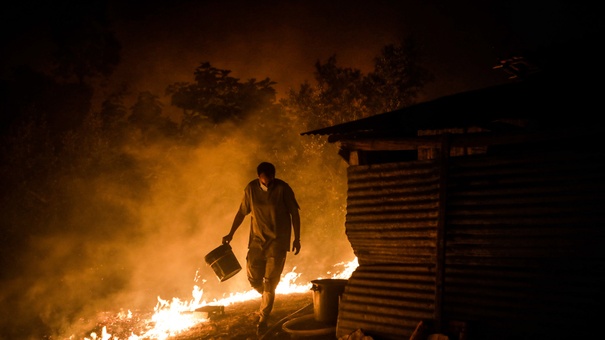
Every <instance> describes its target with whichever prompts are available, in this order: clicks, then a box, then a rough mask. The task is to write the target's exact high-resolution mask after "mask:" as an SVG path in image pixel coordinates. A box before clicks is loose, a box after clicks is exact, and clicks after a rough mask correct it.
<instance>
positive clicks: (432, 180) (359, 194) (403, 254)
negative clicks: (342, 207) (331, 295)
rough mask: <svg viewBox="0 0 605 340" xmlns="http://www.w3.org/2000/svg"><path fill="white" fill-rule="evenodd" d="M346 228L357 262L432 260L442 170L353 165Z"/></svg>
mask: <svg viewBox="0 0 605 340" xmlns="http://www.w3.org/2000/svg"><path fill="white" fill-rule="evenodd" d="M348 185H349V187H348V197H347V216H346V232H347V236H348V238H349V241H350V242H351V245H352V247H353V249H355V252H356V255H357V257H358V260H359V263H363V264H372V263H381V264H382V263H433V261H434V260H433V258H434V256H435V235H436V232H437V229H436V228H437V214H438V211H437V209H438V194H439V172H438V169H437V168H436V166H435V164H434V163H429V162H427V163H424V162H414V163H397V164H383V165H374V166H358V167H349V170H348Z"/></svg>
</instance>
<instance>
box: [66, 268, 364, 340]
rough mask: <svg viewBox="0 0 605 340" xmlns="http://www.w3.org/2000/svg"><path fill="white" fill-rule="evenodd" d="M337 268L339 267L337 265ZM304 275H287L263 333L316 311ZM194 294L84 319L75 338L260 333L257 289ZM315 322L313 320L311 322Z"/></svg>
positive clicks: (346, 271) (138, 339) (340, 272)
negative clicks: (219, 295) (212, 296)
mask: <svg viewBox="0 0 605 340" xmlns="http://www.w3.org/2000/svg"><path fill="white" fill-rule="evenodd" d="M357 265H358V264H357V261H356V259H355V260H353V261H351V262H348V263H340V264H338V265H337V266H335V269H336V270H337V272H335V273H333V274H332V275H331V276H328V277H327V278H333V279H343V278H348V277H350V275H351V273H352V272H353V271H354V270H355V268H357ZM336 267H338V268H336ZM299 277H300V274H297V273H295V272H289V273H285V274H283V275H282V280H281V281H280V283H279V285H278V287H277V290H276V293H277V296H276V302H275V307H274V311H273V313H272V316H271V319H270V322H269V331H268V332H267V334H266V335H265V336H263V338H267V339H279V338H284V339H288V338H289V337H290V335H289V334H288V333H287V332H284V331H283V330H282V325H283V323H284V322H286V321H288V320H292V319H293V318H297V317H302V316H305V315H310V314H313V292H311V291H312V288H313V284H312V283H301V284H297V283H296V281H297V279H298V278H299ZM192 295H193V299H191V300H190V301H181V300H180V299H178V298H173V299H172V301H166V300H162V299H160V298H158V303H157V305H156V307H155V310H154V311H153V312H151V311H144V310H135V311H131V310H128V311H124V310H121V311H119V312H117V313H110V312H103V313H99V314H97V315H96V316H95V318H94V319H89V320H81V321H82V324H81V325H79V328H80V329H86V328H88V330H87V331H82V332H83V334H72V335H71V336H70V337H69V338H70V339H93V340H95V339H113V340H119V339H128V340H142V339H168V338H170V339H182V340H186V339H200V338H202V339H248V338H251V337H252V338H255V337H256V334H255V325H256V322H257V320H258V319H257V314H256V312H257V311H258V306H259V303H260V295H259V294H258V293H257V292H255V291H254V290H249V291H246V292H242V293H232V294H230V295H229V296H228V297H226V298H223V299H221V300H214V301H211V302H206V301H202V300H201V299H202V297H203V292H202V291H201V290H200V289H199V287H197V286H194V290H193V293H192ZM311 327H313V325H311Z"/></svg>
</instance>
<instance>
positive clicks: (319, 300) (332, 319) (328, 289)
mask: <svg viewBox="0 0 605 340" xmlns="http://www.w3.org/2000/svg"><path fill="white" fill-rule="evenodd" d="M347 282H348V280H343V279H321V280H313V281H311V283H312V284H313V286H312V287H311V290H312V291H313V314H314V316H315V320H316V321H320V322H323V323H326V324H329V325H332V324H334V325H335V324H336V320H337V319H338V305H339V302H340V297H341V295H342V293H343V292H344V290H345V286H346V284H347Z"/></svg>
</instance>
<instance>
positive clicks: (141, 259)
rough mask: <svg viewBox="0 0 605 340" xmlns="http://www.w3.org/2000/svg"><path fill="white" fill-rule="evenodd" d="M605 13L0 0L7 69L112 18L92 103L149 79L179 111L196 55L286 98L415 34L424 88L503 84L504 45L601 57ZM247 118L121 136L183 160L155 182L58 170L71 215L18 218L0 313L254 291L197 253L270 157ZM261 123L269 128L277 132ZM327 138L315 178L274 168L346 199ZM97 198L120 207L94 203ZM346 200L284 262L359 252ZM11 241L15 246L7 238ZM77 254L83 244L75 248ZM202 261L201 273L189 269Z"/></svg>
mask: <svg viewBox="0 0 605 340" xmlns="http://www.w3.org/2000/svg"><path fill="white" fill-rule="evenodd" d="M599 15H600V12H598V11H596V10H594V9H593V8H591V7H590V6H588V5H584V4H582V3H580V2H578V1H563V0H560V1H517V0H512V1H505V0H493V1H480V0H463V1H435V0H430V1H386V0H376V1H353V0H349V1H326V0H324V1H317V0H306V1H256V2H252V1H230V0H224V1H186V0H174V1H159V0H155V1H146V2H134V1H72V2H70V1H48V2H43V1H35V2H32V1H20V2H15V3H10V4H8V5H7V4H4V5H3V8H2V11H0V22H1V25H2V30H1V32H0V39H1V42H0V46H2V53H1V56H0V58H2V59H1V62H2V64H1V65H0V66H1V69H0V72H1V73H0V77H1V78H4V77H7V76H8V75H10V73H11V71H12V70H13V68H14V67H16V66H19V65H28V66H30V67H31V68H33V69H36V70H39V71H45V70H48V69H49V60H50V59H51V58H50V55H51V53H52V51H53V43H52V42H53V39H54V38H53V36H52V32H54V31H55V29H56V28H65V27H70V26H69V24H70V23H73V22H74V21H78V20H81V19H83V18H96V19H95V20H101V21H104V20H106V21H105V22H106V23H107V25H108V26H109V27H111V29H112V31H113V32H114V33H115V36H116V38H117V39H118V41H119V42H120V44H121V46H122V50H121V54H120V57H121V62H120V64H119V65H118V66H117V68H116V69H115V71H114V72H113V74H112V75H111V76H110V77H109V78H108V79H106V80H104V81H99V82H97V83H95V86H96V88H95V100H96V102H95V103H96V104H97V105H98V104H100V102H101V101H102V100H103V99H104V98H105V97H106V96H107V94H109V93H111V92H112V91H114V90H115V89H116V88H119V87H121V86H127V87H128V89H129V92H130V93H131V94H132V98H127V103H126V106H127V107H130V106H131V105H132V103H133V102H134V101H135V99H136V94H137V93H139V92H142V91H150V92H152V93H154V94H156V95H157V96H158V97H159V99H160V100H161V101H162V102H163V103H164V111H163V112H164V113H165V114H166V115H169V116H170V117H172V118H174V119H175V120H178V119H179V113H180V111H179V110H177V109H175V108H173V107H171V106H170V105H169V101H170V98H169V97H167V96H165V94H164V91H165V89H166V87H167V86H168V85H170V84H173V83H175V82H192V81H193V72H194V70H195V69H196V67H198V66H199V65H200V64H201V63H202V62H210V63H211V64H212V66H214V67H216V68H219V69H226V70H231V71H232V76H234V77H237V78H239V79H242V80H247V79H251V78H255V79H257V80H262V79H265V78H267V77H268V78H270V79H271V80H273V81H275V82H276V83H277V84H276V85H275V89H276V90H277V97H278V98H281V97H284V96H285V95H286V93H287V91H288V90H289V89H291V88H293V89H297V88H298V87H299V86H300V85H301V84H302V83H303V82H304V81H309V82H311V83H313V81H314V78H313V72H314V70H315V68H314V65H315V63H316V62H317V61H321V62H325V61H326V60H327V59H328V58H329V57H330V56H332V55H335V56H336V58H337V62H338V65H339V66H342V67H351V68H357V69H360V70H361V71H362V72H364V73H367V72H370V71H372V69H373V58H375V57H376V56H378V55H379V53H380V50H381V48H382V47H383V46H385V45H388V44H397V43H399V42H400V41H401V40H402V39H403V38H405V37H407V36H409V35H413V36H414V37H415V38H416V39H417V40H418V41H419V42H420V43H421V44H422V45H424V48H425V50H424V57H425V60H426V66H427V68H428V69H429V70H430V71H431V72H432V73H433V74H434V75H435V82H434V83H431V84H429V85H428V86H427V87H426V88H425V92H424V93H423V94H422V96H421V98H420V101H424V100H430V99H434V98H438V97H441V96H444V95H448V94H453V93H459V92H464V91H468V90H473V89H479V88H484V87H487V86H491V85H496V84H501V83H505V82H508V81H509V79H508V77H509V75H508V74H506V73H504V72H503V71H502V70H497V69H493V67H494V66H496V65H497V64H498V62H499V60H501V59H504V58H510V57H513V56H526V57H532V58H535V59H536V60H537V61H546V62H545V63H544V65H547V66H548V67H552V65H555V66H556V67H560V68H561V69H566V68H571V67H575V65H577V61H578V60H580V61H582V60H583V59H584V57H586V59H587V60H594V59H595V58H598V55H587V54H586V53H587V52H586V51H593V50H595V49H597V48H598V46H599V45H600V44H601V42H602V41H603V40H602V39H601V40H596V39H595V33H600V32H601V30H602V27H601V26H602V23H601V22H600V21H599V20H598V19H600V16H599ZM86 20H87V19H86ZM597 36H598V37H601V35H597ZM55 38H56V37H55ZM576 41H581V42H582V44H581V45H580V46H582V48H583V49H581V50H576V49H573V50H571V49H569V48H567V46H576V44H575V42H576ZM570 42H571V43H572V44H571V45H570V44H569V43H570ZM574 48H575V47H574ZM569 55H572V56H574V58H573V62H570V63H569V64H566V63H565V62H562V61H565V60H566V59H565V57H564V56H569ZM584 66H586V65H584ZM588 66H590V64H589V65H588ZM0 107H3V106H0ZM3 114H5V112H3ZM247 128H249V127H243V128H242V129H238V130H236V131H234V130H233V129H231V130H228V129H227V128H225V129H224V130H223V129H221V128H220V127H219V128H218V129H217V130H216V131H213V133H212V135H211V136H209V139H211V138H215V140H218V139H219V138H218V137H217V136H219V137H221V138H223V140H226V142H223V143H222V144H220V145H213V144H210V143H208V144H204V145H199V146H197V147H196V148H194V149H191V150H186V151H187V152H182V153H181V152H180V151H178V150H175V149H173V148H168V147H166V146H165V145H153V147H147V148H144V149H141V150H128V151H129V152H131V153H132V155H133V157H135V158H136V160H137V161H139V162H140V163H141V164H146V161H147V160H150V159H154V160H156V159H162V160H165V163H162V164H163V165H164V166H165V169H171V170H172V172H173V173H177V174H178V176H158V174H157V173H154V172H153V171H152V170H153V169H146V168H144V167H143V168H142V169H140V172H141V173H140V175H141V177H142V178H144V179H145V180H147V181H148V182H149V183H152V184H153V185H152V187H150V188H146V190H147V191H146V193H149V196H144V197H136V198H132V197H124V196H123V188H122V187H120V185H118V184H116V182H110V181H108V182H104V181H102V180H100V179H98V180H96V181H94V182H92V183H86V182H82V181H76V180H74V181H73V182H75V183H71V182H69V179H61V180H64V181H66V183H67V182H69V183H70V186H66V187H65V188H62V190H64V191H65V192H68V193H70V194H73V195H72V196H70V197H78V199H76V200H74V201H75V204H74V206H73V212H72V214H73V215H70V217H71V219H69V218H66V219H65V220H59V221H44V223H48V224H49V226H52V225H55V226H57V225H58V226H59V227H61V230H60V232H55V230H54V229H49V230H42V231H40V230H37V232H35V233H34V232H32V233H31V234H28V231H27V230H24V231H23V233H26V234H27V235H25V236H24V237H23V239H25V240H27V242H29V243H28V244H31V245H34V246H33V247H32V249H27V250H25V251H24V250H23V249H19V250H20V252H15V253H18V254H24V256H23V258H16V259H14V260H13V257H11V256H15V255H13V254H14V253H12V252H11V251H10V248H8V249H9V250H8V251H7V250H3V252H2V255H3V256H7V259H3V261H4V262H3V263H13V262H10V261H14V266H15V267H16V269H15V268H13V271H14V272H19V273H23V277H18V278H15V277H7V275H2V282H0V284H2V285H3V286H2V290H1V291H0V292H2V295H0V304H1V305H2V307H1V308H2V309H3V310H1V312H2V313H1V314H0V317H1V318H2V319H3V323H0V325H2V326H4V325H6V324H8V327H9V328H10V326H11V320H10V318H11V317H18V315H24V317H32V315H33V318H35V319H36V320H39V319H41V320H43V321H45V322H47V323H48V324H51V325H52V326H56V325H61V326H63V327H66V328H67V325H68V324H70V322H71V323H73V321H74V318H73V309H75V308H76V307H74V306H78V308H82V313H84V312H86V313H89V314H90V313H91V312H92V313H94V312H99V313H100V312H101V311H109V310H112V311H115V309H119V308H133V307H140V308H148V307H151V308H152V307H153V306H154V305H155V303H156V298H157V297H158V296H161V297H162V298H165V299H170V298H172V297H181V298H188V297H189V293H190V291H191V288H192V286H193V279H194V277H195V276H196V275H197V274H199V275H201V276H202V277H203V279H205V280H208V283H207V284H206V285H205V286H204V289H205V290H206V292H207V293H208V294H210V296H213V295H212V294H214V296H213V297H220V295H221V294H224V293H226V292H229V291H238V292H239V291H244V290H248V289H249V287H248V285H247V282H246V280H245V276H243V275H239V276H238V277H235V278H233V279H230V280H229V281H228V282H226V283H225V284H223V285H220V286H219V285H218V284H217V283H216V280H215V278H214V277H212V276H213V274H212V273H211V272H209V269H208V268H207V267H205V266H204V264H203V263H202V258H203V255H205V254H206V253H207V252H209V251H210V250H211V249H212V248H213V247H215V246H218V244H219V242H220V239H221V237H222V236H223V235H225V234H226V233H227V232H228V229H229V227H230V225H231V221H232V218H233V214H234V213H235V209H236V208H237V206H238V204H239V202H240V199H241V193H242V190H243V188H244V186H245V184H247V182H248V181H249V180H251V179H252V178H254V177H255V176H256V173H255V169H254V167H255V166H256V164H258V162H259V161H264V160H267V159H268V158H270V156H271V155H272V154H271V152H272V151H273V150H260V151H259V152H258V154H254V153H252V152H249V151H247V150H257V149H255V147H257V148H260V147H258V145H263V144H262V143H258V140H260V139H262V138H265V137H266V136H260V135H258V136H254V138H256V139H253V138H251V137H250V136H249V135H248V134H247V133H246V131H247ZM293 130H294V131H292V133H293V137H291V138H295V139H296V138H301V137H300V135H299V133H300V132H304V131H296V127H293ZM266 132H267V136H270V134H271V131H266ZM225 136H227V138H225ZM286 142H287V141H286ZM329 147H330V148H333V147H334V145H330V146H329ZM329 151H330V152H332V154H333V159H330V160H328V161H329V162H332V161H333V162H335V164H336V166H334V167H333V168H334V169H335V171H334V173H330V174H326V173H325V164H326V163H325V162H328V161H325V160H324V163H322V162H320V161H316V162H314V161H312V162H308V164H306V163H305V164H303V163H304V162H300V160H292V166H294V165H296V166H299V167H303V166H304V167H305V171H307V172H305V174H306V176H305V177H304V178H288V177H287V176H288V175H291V174H293V173H294V172H293V171H291V169H289V168H288V166H289V165H288V166H278V167H277V177H278V178H281V177H282V175H284V176H286V178H284V179H285V180H286V181H288V182H290V183H291V184H292V186H293V188H294V190H295V192H297V195H298V194H300V197H302V198H305V197H316V196H317V195H323V196H327V194H324V193H322V192H321V189H323V188H318V187H317V186H316V185H315V184H316V183H318V182H319V181H321V180H326V178H327V179H328V180H330V181H332V182H333V183H336V184H335V185H334V186H335V187H338V186H340V187H338V189H339V190H338V192H337V194H336V196H338V195H340V196H338V197H339V199H342V197H344V195H346V164H345V163H344V162H343V161H342V160H341V159H339V158H338V156H337V150H336V149H335V148H333V149H330V150H329ZM149 163H151V162H149ZM172 163H174V164H172ZM322 171H324V172H322ZM153 176H157V177H153ZM329 176H333V177H329ZM72 184H73V186H71V185H72ZM135 184H136V183H133V185H135ZM34 194H35V192H27V193H25V194H24V195H34ZM78 195H81V196H78ZM314 195H315V196H314ZM80 197H81V198H80ZM9 199H10V198H9ZM32 200H33V199H32ZM299 203H301V202H299ZM302 203H303V204H302V205H303V206H304V208H305V209H303V210H302V211H301V215H302V216H303V218H304V219H307V220H308V218H309V217H308V216H309V215H310V214H312V212H313V209H312V205H313V203H314V202H312V201H311V200H309V201H303V202H302ZM341 203H342V202H341V201H338V200H334V202H330V204H336V205H338V204H341ZM95 204H99V205H100V206H102V207H113V208H115V211H114V210H112V211H106V210H101V209H99V208H97V207H96V206H95ZM310 206H311V207H310ZM342 209H343V207H342V204H341V205H340V206H337V207H335V209H334V211H335V213H334V215H333V216H315V217H314V219H313V222H314V223H315V224H314V225H304V224H303V230H304V231H303V237H302V251H301V254H300V255H298V256H297V257H296V258H295V259H292V260H288V261H289V262H288V266H287V268H286V270H291V269H293V268H295V267H298V269H299V270H306V271H311V269H313V270H317V272H313V273H309V275H311V278H312V279H315V278H317V275H322V274H325V273H326V271H328V270H330V269H331V265H333V264H335V263H337V262H340V261H349V260H351V259H352V257H353V254H352V251H351V249H350V248H347V246H348V242H347V240H346V238H345V237H344V232H343V231H344V230H343V229H344V226H343V224H344V213H342ZM112 214H114V215H112ZM119 214H123V215H124V216H126V217H127V218H128V219H130V220H128V221H129V222H131V223H130V225H134V226H136V228H138V229H137V230H135V231H134V232H133V231H132V230H128V232H132V233H133V234H134V236H132V234H128V233H126V232H123V231H121V230H118V229H119V228H118V227H117V226H116V225H112V224H111V223H112V222H113V221H112V218H115V220H116V221H120V223H123V220H127V218H122V217H123V216H121V215H119ZM305 214H307V215H305ZM6 215H7V216H8V215H10V214H6ZM16 215H17V214H16ZM80 218H81V219H80ZM305 221H306V220H305ZM244 223H246V222H244ZM333 225H336V226H337V228H332V229H333V230H331V232H333V233H334V234H326V235H324V236H325V238H322V237H318V238H315V239H313V238H307V237H306V236H311V235H314V236H317V234H311V231H309V230H312V229H314V228H315V229H319V228H322V227H323V228H327V227H326V226H328V227H331V226H333ZM7 227H9V223H7V221H3V223H2V228H7ZM44 227H46V225H44ZM305 228H306V229H305ZM37 229H43V228H42V227H39V228H37ZM245 229H246V227H245V226H242V227H241V228H240V230H239V231H238V234H236V237H235V238H234V240H233V245H234V248H235V249H236V254H237V255H238V256H239V258H240V259H243V258H244V256H245V244H246V242H247V239H246V238H247V235H246V231H245ZM74 230H76V231H80V230H85V232H84V233H79V232H73V231H74ZM88 230H90V232H89V231H88ZM3 232H4V230H3ZM116 235H117V236H116ZM335 235H336V236H335ZM2 241H3V245H5V246H9V244H8V242H7V241H6V239H4V238H3V239H2ZM118 241H119V242H118ZM11 246H14V245H11ZM72 253H73V254H78V256H77V258H70V257H73V256H72V255H71V254H72ZM318 254H321V255H322V256H318ZM327 254H328V255H331V256H327ZM66 258H67V259H68V260H66ZM240 262H242V261H241V260H240ZM89 263H90V264H89ZM17 267H18V268H17ZM82 268H85V269H82ZM198 269H199V270H201V273H197V274H196V270H198ZM313 275H316V276H313ZM308 278H309V277H307V279H308ZM105 286H108V287H110V288H111V294H109V293H108V294H107V296H106V299H104V300H102V301H91V300H89V296H90V292H91V291H93V290H95V289H96V290H102V289H105ZM22 289H23V290H25V292H26V294H24V295H25V296H23V300H19V299H18V298H17V297H16V296H20V295H18V294H20V292H21V290H22ZM15 292H17V293H15ZM9 297H10V299H9ZM41 297H43V299H42V298H41ZM43 300H44V301H43ZM82 306H84V307H82ZM68 312H69V313H72V318H71V319H70V320H67V318H64V317H63V314H62V313H65V314H67V313H68ZM26 314H27V315H26ZM30 314H31V315H30ZM75 320H77V318H76V319H75ZM19 327H21V328H19V329H17V330H16V331H17V332H18V331H21V330H22V331H23V334H24V337H25V334H26V333H27V331H28V330H27V329H26V328H27V327H25V326H23V324H21V325H20V326H19ZM12 332H13V334H14V332H15V329H13V330H12ZM66 332H67V330H66ZM0 338H2V339H3V338H4V336H3V334H0Z"/></svg>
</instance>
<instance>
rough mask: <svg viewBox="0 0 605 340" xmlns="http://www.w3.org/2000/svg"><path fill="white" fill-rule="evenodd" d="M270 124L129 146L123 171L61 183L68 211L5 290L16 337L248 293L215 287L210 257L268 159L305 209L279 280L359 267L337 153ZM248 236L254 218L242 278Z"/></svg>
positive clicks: (239, 252)
mask: <svg viewBox="0 0 605 340" xmlns="http://www.w3.org/2000/svg"><path fill="white" fill-rule="evenodd" d="M272 121H274V120H272V119H268V120H266V121H265V120H263V122H264V123H263V125H262V127H260V126H259V125H258V124H259V123H258V122H259V121H258V119H257V118H253V119H251V121H250V122H249V123H242V124H240V125H233V124H226V125H223V126H217V127H215V128H214V129H212V130H209V131H208V132H207V133H206V135H205V136H204V138H203V140H202V141H201V142H200V143H199V144H196V145H183V144H180V143H179V144H176V143H174V142H169V141H165V140H156V141H148V142H147V143H145V144H144V145H143V144H137V145H135V144H128V143H125V144H124V145H122V146H120V148H122V153H123V154H124V155H127V157H126V158H127V159H128V162H129V163H128V166H126V167H125V168H124V169H125V170H124V169H120V168H116V169H112V170H111V171H107V172H104V173H102V174H97V175H95V176H89V177H87V176H85V175H83V174H75V175H74V176H73V177H71V176H63V177H62V178H57V179H55V180H54V181H56V182H57V183H56V188H57V190H58V191H60V192H57V193H56V197H57V198H60V199H62V200H65V201H67V202H64V203H66V204H62V205H61V206H63V207H68V208H62V209H64V211H60V212H58V213H57V214H55V215H54V216H57V217H56V219H55V220H51V221H44V222H43V224H42V225H40V226H38V228H39V229H40V230H45V231H41V232H37V233H35V234H32V236H31V237H30V238H29V239H28V242H27V244H26V245H25V246H24V248H22V249H20V250H19V253H20V254H22V256H20V257H19V258H18V259H17V261H18V265H19V266H21V267H22V268H25V269H23V270H21V273H22V275H21V276H20V277H19V278H16V279H14V280H12V281H11V282H10V285H9V286H8V287H7V289H5V290H3V292H4V294H6V297H12V298H11V299H13V300H10V299H9V300H7V299H4V300H5V301H9V302H11V301H14V302H15V304H13V305H11V306H12V308H11V310H12V313H13V314H12V317H13V320H15V318H17V319H18V320H15V321H16V322H14V325H15V326H14V327H21V328H22V334H30V333H31V330H30V329H25V327H26V325H31V324H32V320H34V321H35V323H37V324H38V326H39V327H40V328H41V330H40V333H43V334H55V336H56V337H57V338H68V337H69V336H72V335H75V336H76V337H77V336H78V335H81V334H88V333H90V330H92V329H94V328H95V327H96V326H97V323H98V322H99V320H100V319H102V318H103V317H107V316H109V315H115V314H116V313H118V312H120V311H123V312H125V311H128V310H130V311H133V312H150V311H152V310H153V308H154V306H155V305H156V303H157V301H158V300H157V299H158V298H161V299H164V300H169V301H170V300H172V299H173V298H178V299H180V300H181V301H188V300H191V299H192V291H193V288H194V285H197V286H198V287H200V288H201V289H202V290H203V291H204V295H203V297H202V300H205V301H208V302H210V301H212V300H214V299H221V298H223V297H227V296H229V294H231V293H240V292H246V291H248V290H250V289H251V288H250V286H249V284H248V282H247V280H246V275H245V269H244V270H242V271H241V272H240V273H239V274H237V275H236V276H235V277H233V278H231V279H229V280H227V281H225V282H222V283H220V282H219V281H218V279H217V277H216V275H215V274H214V272H213V271H212V268H211V267H209V266H208V265H207V264H206V263H205V262H204V257H205V255H206V254H207V253H209V252H210V251H211V250H213V249H214V248H216V247H217V246H219V245H220V244H221V239H222V236H224V235H225V234H227V233H228V231H229V228H230V227H231V223H232V220H233V217H234V215H235V212H236V210H237V209H238V207H239V204H240V201H241V199H242V195H243V189H244V187H245V185H246V184H247V183H248V182H249V181H250V180H252V179H254V178H256V165H257V164H258V163H259V162H261V161H269V162H273V163H274V164H275V165H276V169H277V177H278V178H281V179H283V180H285V181H287V182H288V183H289V184H290V185H291V186H292V188H293V189H294V191H295V193H296V196H297V199H298V201H299V204H300V206H301V220H302V233H301V239H302V250H301V253H300V254H298V255H296V256H294V255H293V253H289V255H288V260H287V263H286V268H285V270H284V273H287V272H289V271H292V270H294V271H295V272H297V273H300V274H301V276H300V277H299V280H298V281H297V282H296V283H299V284H307V283H309V281H310V280H314V279H317V278H320V277H321V278H325V277H330V276H331V274H333V273H334V271H335V267H334V265H336V264H338V263H340V262H349V261H351V260H353V259H354V254H353V252H352V249H351V247H350V244H349V242H348V240H347V239H346V235H345V229H344V219H345V200H346V163H345V162H344V161H343V160H342V159H340V158H339V156H338V155H337V150H336V148H335V146H334V145H332V144H326V143H325V142H324V141H322V140H321V139H319V138H318V137H316V136H300V132H302V131H298V130H297V129H296V127H295V126H294V127H292V128H291V129H289V130H288V131H287V132H283V130H279V128H278V127H276V126H272V123H271V122H272ZM275 121H277V120H275ZM276 131H281V132H280V135H278V136H276V135H275V134H276ZM268 141H269V142H268ZM248 231H249V217H247V218H246V220H245V221H244V223H243V224H242V226H241V227H240V229H239V230H238V232H237V233H236V235H235V237H234V239H233V241H232V243H231V245H232V247H233V250H234V253H235V255H236V256H237V258H238V260H239V262H240V264H241V265H242V267H244V268H245V255H246V251H247V241H248ZM17 297H18V298H17ZM4 316H5V317H6V316H7V315H4ZM5 320H6V319H5ZM14 332H17V333H19V332H20V331H19V330H18V329H17V330H15V329H13V330H12V333H14ZM86 332H88V333H86ZM33 337H34V338H35V337H37V335H33Z"/></svg>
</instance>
